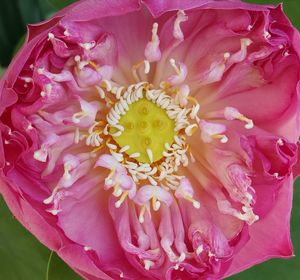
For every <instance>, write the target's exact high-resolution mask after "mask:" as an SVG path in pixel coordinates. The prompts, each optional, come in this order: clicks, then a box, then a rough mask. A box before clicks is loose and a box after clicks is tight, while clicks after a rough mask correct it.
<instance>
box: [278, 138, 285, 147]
mask: <svg viewBox="0 0 300 280" xmlns="http://www.w3.org/2000/svg"><path fill="white" fill-rule="evenodd" d="M277 143H278V145H279V146H283V145H284V143H283V140H282V139H281V138H279V139H278V140H277Z"/></svg>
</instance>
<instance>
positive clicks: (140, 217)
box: [139, 205, 146, 224]
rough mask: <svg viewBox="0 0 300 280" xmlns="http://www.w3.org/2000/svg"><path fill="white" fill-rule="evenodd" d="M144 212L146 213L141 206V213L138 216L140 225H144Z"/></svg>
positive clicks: (144, 207) (144, 208)
mask: <svg viewBox="0 0 300 280" xmlns="http://www.w3.org/2000/svg"><path fill="white" fill-rule="evenodd" d="M145 212H146V206H145V205H143V206H142V207H141V211H140V215H139V222H140V223H141V224H142V223H144V221H145V219H144V214H145Z"/></svg>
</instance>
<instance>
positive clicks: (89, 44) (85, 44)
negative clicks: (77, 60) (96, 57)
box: [79, 42, 96, 51]
mask: <svg viewBox="0 0 300 280" xmlns="http://www.w3.org/2000/svg"><path fill="white" fill-rule="evenodd" d="M95 45H96V43H95V42H91V43H80V44H79V46H80V47H82V48H83V49H85V50H86V51H89V50H90V49H92V48H93V47H95Z"/></svg>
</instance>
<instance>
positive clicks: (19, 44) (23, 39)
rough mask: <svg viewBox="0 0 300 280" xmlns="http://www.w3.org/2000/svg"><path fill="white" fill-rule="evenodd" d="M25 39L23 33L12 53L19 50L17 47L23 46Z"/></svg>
mask: <svg viewBox="0 0 300 280" xmlns="http://www.w3.org/2000/svg"><path fill="white" fill-rule="evenodd" d="M25 39H26V35H25V34H24V35H23V36H22V37H21V38H20V40H19V42H18V43H17V44H16V46H15V49H14V55H15V54H16V53H17V52H18V51H19V49H20V48H21V47H22V46H23V44H24V42H25Z"/></svg>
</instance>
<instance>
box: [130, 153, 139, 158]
mask: <svg viewBox="0 0 300 280" xmlns="http://www.w3.org/2000/svg"><path fill="white" fill-rule="evenodd" d="M140 156H141V154H140V153H133V154H131V155H130V156H129V157H131V158H138V157H140Z"/></svg>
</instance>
